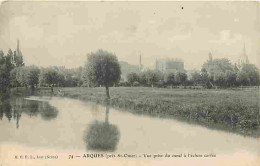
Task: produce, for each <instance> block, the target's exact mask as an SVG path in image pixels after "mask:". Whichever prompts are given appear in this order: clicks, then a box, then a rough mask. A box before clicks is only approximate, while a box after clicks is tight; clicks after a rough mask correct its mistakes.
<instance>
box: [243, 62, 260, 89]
mask: <svg viewBox="0 0 260 166" xmlns="http://www.w3.org/2000/svg"><path fill="white" fill-rule="evenodd" d="M241 71H243V72H245V73H246V74H247V75H248V79H249V82H248V84H249V85H259V83H260V77H259V72H258V71H259V70H258V68H257V67H256V66H255V65H253V64H244V65H243V66H242V69H241Z"/></svg>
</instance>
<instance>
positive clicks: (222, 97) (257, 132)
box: [56, 87, 260, 137]
mask: <svg viewBox="0 0 260 166" xmlns="http://www.w3.org/2000/svg"><path fill="white" fill-rule="evenodd" d="M59 89H61V90H62V93H64V96H66V97H71V98H77V99H81V100H87V101H94V102H96V103H99V104H106V100H105V88H83V87H77V88H59ZM56 91H57V89H56ZM110 96H111V100H110V105H111V106H112V107H115V108H120V109H121V110H126V111H130V112H132V113H137V114H145V115H150V116H154V117H163V118H175V119H179V120H182V121H188V122H190V123H197V124H201V125H204V126H207V127H210V128H221V129H224V130H229V131H233V132H238V133H240V134H244V135H250V136H256V137H260V127H259V126H260V117H259V116H260V115H259V113H260V103H259V101H260V100H259V98H260V93H259V90H256V89H252V90H250V89H248V90H215V89H199V90H194V89H165V88H147V87H112V88H110Z"/></svg>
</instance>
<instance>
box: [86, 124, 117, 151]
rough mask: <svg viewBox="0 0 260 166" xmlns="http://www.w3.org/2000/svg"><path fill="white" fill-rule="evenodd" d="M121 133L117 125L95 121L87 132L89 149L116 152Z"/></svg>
mask: <svg viewBox="0 0 260 166" xmlns="http://www.w3.org/2000/svg"><path fill="white" fill-rule="evenodd" d="M119 138H120V133H119V130H118V129H117V127H116V126H115V125H111V124H109V123H107V122H99V121H94V122H93V123H91V124H90V126H89V128H88V130H87V131H86V136H85V141H86V143H87V149H89V150H97V151H114V150H115V149H116V145H117V143H118V141H119Z"/></svg>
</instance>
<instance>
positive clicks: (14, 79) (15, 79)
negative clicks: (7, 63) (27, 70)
mask: <svg viewBox="0 0 260 166" xmlns="http://www.w3.org/2000/svg"><path fill="white" fill-rule="evenodd" d="M18 72H19V68H14V69H12V70H11V72H10V85H11V86H12V87H18V86H19V85H20V84H19V82H18V77H17V75H18Z"/></svg>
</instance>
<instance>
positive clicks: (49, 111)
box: [40, 102, 58, 120]
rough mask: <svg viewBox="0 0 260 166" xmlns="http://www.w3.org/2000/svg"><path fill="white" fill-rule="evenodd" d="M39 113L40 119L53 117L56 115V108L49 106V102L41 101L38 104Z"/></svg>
mask: <svg viewBox="0 0 260 166" xmlns="http://www.w3.org/2000/svg"><path fill="white" fill-rule="evenodd" d="M40 114H41V117H42V119H44V120H51V119H55V118H56V117H57V116H58V110H57V109H56V108H55V107H53V106H51V105H50V104H49V103H46V102H42V103H41V104H40Z"/></svg>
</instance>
